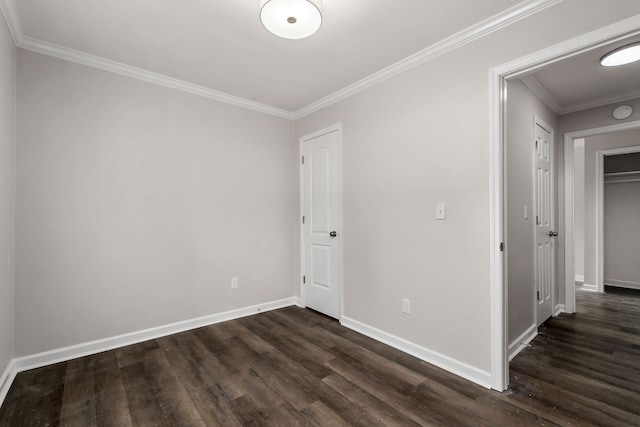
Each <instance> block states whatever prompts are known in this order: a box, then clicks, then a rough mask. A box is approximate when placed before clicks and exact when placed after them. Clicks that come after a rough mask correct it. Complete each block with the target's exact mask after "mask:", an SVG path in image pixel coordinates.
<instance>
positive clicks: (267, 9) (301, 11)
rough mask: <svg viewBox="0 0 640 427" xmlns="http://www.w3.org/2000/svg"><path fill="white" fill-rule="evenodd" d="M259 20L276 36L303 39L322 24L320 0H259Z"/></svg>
mask: <svg viewBox="0 0 640 427" xmlns="http://www.w3.org/2000/svg"><path fill="white" fill-rule="evenodd" d="M260 21H261V22H262V25H264V27H265V28H266V29H267V30H268V31H269V32H271V33H272V34H275V35H276V36H278V37H282V38H284V39H291V40H298V39H304V38H306V37H309V36H310V35H312V34H314V33H315V32H316V31H318V29H319V28H320V25H322V0H261V3H260Z"/></svg>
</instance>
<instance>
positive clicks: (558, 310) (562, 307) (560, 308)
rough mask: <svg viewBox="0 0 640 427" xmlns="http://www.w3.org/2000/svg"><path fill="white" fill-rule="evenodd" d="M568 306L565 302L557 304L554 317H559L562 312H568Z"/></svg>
mask: <svg viewBox="0 0 640 427" xmlns="http://www.w3.org/2000/svg"><path fill="white" fill-rule="evenodd" d="M566 312H567V307H565V305H564V304H557V305H556V309H555V310H554V312H553V317H558V316H559V315H560V314H561V313H566Z"/></svg>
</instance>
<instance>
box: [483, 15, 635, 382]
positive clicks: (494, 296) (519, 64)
mask: <svg viewBox="0 0 640 427" xmlns="http://www.w3.org/2000/svg"><path fill="white" fill-rule="evenodd" d="M639 28H640V18H639V19H629V20H626V21H622V22H619V23H616V24H613V25H610V26H608V27H605V28H602V29H600V30H598V31H594V32H592V33H588V34H585V35H583V36H580V37H577V38H575V39H571V40H568V41H566V42H564V43H561V44H559V45H556V46H553V47H550V48H548V49H545V50H543V51H540V52H538V53H535V54H533V55H529V56H527V57H524V58H520V59H518V60H515V61H512V62H510V63H507V64H504V65H502V66H499V67H496V68H494V69H492V70H490V94H491V117H490V123H491V128H490V150H491V161H490V185H491V200H490V217H491V224H490V227H491V228H490V245H491V250H490V254H491V259H490V263H491V265H490V280H491V386H492V388H494V389H495V390H498V391H504V390H506V389H507V388H508V385H509V365H508V363H509V361H508V354H507V351H508V323H507V313H508V306H507V292H508V289H507V274H506V273H507V271H506V259H507V257H508V251H509V248H508V247H505V244H504V243H505V242H506V237H507V236H506V227H505V223H506V216H507V215H506V203H505V195H506V191H505V188H506V181H505V176H506V174H505V171H506V164H505V160H506V157H505V139H506V136H505V135H506V131H505V130H506V123H507V117H506V105H507V84H506V82H507V80H508V79H513V78H519V77H521V76H523V75H525V74H526V73H530V72H532V71H534V70H536V69H539V68H542V67H544V66H546V65H549V64H552V63H554V62H558V61H561V60H563V59H567V58H570V57H574V56H577V55H580V54H582V53H585V52H588V51H590V50H593V49H596V48H598V47H601V46H605V45H607V44H610V43H614V42H617V41H620V40H622V39H625V38H627V37H630V36H633V35H637V34H640V31H639V30H638V29H639ZM565 146H566V144H565ZM565 153H566V150H565ZM566 161H567V160H566V157H565V166H566ZM567 181H569V180H567V179H565V186H566V185H567ZM563 201H564V200H561V201H560V202H563ZM561 237H563V236H561ZM563 238H564V237H563ZM566 246H568V245H565V256H566V249H567V248H566ZM571 256H573V255H571ZM569 259H572V258H569ZM567 275H568V274H567V272H566V271H565V275H564V277H563V278H561V279H564V283H561V284H560V285H561V286H563V287H564V290H565V299H566V297H567V295H566V292H567V289H572V290H573V291H574V292H575V287H574V286H566V283H567V282H566V277H567ZM573 280H574V277H573V275H572V277H571V282H570V283H571V284H573ZM573 301H574V306H573V307H566V311H569V312H572V311H575V297H574V299H573ZM566 302H567V303H570V300H569V299H566Z"/></svg>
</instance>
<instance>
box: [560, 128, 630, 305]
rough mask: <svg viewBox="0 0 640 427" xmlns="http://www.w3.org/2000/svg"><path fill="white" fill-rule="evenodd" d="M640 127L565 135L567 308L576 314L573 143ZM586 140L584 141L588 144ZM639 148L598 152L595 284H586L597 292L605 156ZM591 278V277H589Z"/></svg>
mask: <svg viewBox="0 0 640 427" xmlns="http://www.w3.org/2000/svg"><path fill="white" fill-rule="evenodd" d="M638 129H640V121H634V122H628V123H621V124H618V125H611V126H604V127H599V128H593V129H586V130H582V131H577V132H570V133H567V134H565V135H564V155H565V157H564V171H565V191H564V194H565V197H564V206H565V215H564V221H565V250H564V259H565V267H564V268H565V270H564V271H565V278H564V282H565V306H566V311H567V312H569V313H574V312H575V311H576V286H575V282H576V268H575V267H576V266H575V262H574V260H575V251H576V245H575V240H576V230H575V219H576V209H575V194H576V191H575V187H576V184H575V174H576V159H575V150H574V144H575V141H576V140H580V139H585V140H586V139H588V138H589V137H595V136H599V135H611V134H616V133H619V132H624V131H629V130H638ZM586 144H587V143H585V146H586ZM639 151H640V147H624V148H613V149H603V150H599V151H598V152H597V153H596V171H595V178H596V185H595V202H596V206H595V228H596V233H595V248H596V257H595V274H594V275H593V281H594V282H595V283H587V285H592V288H593V289H592V290H594V291H597V292H603V291H604V157H605V156H607V155H616V154H625V153H635V152H639ZM588 281H590V280H588Z"/></svg>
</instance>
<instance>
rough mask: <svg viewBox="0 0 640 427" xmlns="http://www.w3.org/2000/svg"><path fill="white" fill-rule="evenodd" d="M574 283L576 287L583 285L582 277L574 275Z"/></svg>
mask: <svg viewBox="0 0 640 427" xmlns="http://www.w3.org/2000/svg"><path fill="white" fill-rule="evenodd" d="M575 282H576V285H577V284H580V285H582V284H583V283H584V276H578V275H577V274H576V278H575Z"/></svg>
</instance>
